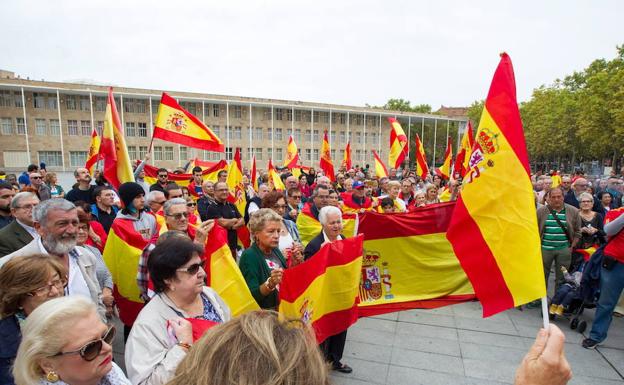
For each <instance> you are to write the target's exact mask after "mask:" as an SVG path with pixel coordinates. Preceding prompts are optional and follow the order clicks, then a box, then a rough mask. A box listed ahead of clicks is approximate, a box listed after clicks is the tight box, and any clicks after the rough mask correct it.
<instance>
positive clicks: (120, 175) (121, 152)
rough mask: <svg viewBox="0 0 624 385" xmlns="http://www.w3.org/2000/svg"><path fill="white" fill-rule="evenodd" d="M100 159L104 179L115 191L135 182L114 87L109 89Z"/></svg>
mask: <svg viewBox="0 0 624 385" xmlns="http://www.w3.org/2000/svg"><path fill="white" fill-rule="evenodd" d="M100 159H102V160H103V161H104V177H105V178H106V180H108V182H109V183H110V184H111V185H112V186H113V187H114V188H115V189H118V188H119V186H120V185H121V184H122V183H125V182H134V173H133V172H132V166H131V165H130V157H129V156H128V147H126V140H125V139H124V132H123V127H122V126H121V121H120V120H119V114H118V113H117V106H116V105H115V99H114V98H113V87H109V88H108V100H107V102H106V113H105V115H104V130H103V131H102V143H101V144H100Z"/></svg>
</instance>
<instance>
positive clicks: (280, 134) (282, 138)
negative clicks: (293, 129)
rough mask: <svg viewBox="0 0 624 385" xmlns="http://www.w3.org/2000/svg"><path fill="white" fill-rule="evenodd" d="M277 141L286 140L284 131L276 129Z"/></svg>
mask: <svg viewBox="0 0 624 385" xmlns="http://www.w3.org/2000/svg"><path fill="white" fill-rule="evenodd" d="M275 140H284V137H283V136H282V129H281V128H276V129H275Z"/></svg>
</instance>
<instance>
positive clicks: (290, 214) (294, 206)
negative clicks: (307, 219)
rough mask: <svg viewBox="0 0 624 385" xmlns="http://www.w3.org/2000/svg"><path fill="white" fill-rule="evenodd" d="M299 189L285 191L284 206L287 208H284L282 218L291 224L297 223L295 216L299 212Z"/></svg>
mask: <svg viewBox="0 0 624 385" xmlns="http://www.w3.org/2000/svg"><path fill="white" fill-rule="evenodd" d="M301 196H302V194H301V189H300V188H299V187H293V188H289V189H288V190H286V204H287V205H288V207H287V208H286V209H287V210H286V213H285V214H284V218H285V219H288V220H291V221H293V222H297V215H299V210H301V207H302V205H301Z"/></svg>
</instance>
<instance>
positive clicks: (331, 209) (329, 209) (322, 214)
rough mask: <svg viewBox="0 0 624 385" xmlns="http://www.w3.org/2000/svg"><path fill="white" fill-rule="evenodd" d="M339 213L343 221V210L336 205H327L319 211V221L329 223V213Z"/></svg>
mask: <svg viewBox="0 0 624 385" xmlns="http://www.w3.org/2000/svg"><path fill="white" fill-rule="evenodd" d="M333 214H337V215H338V217H339V218H340V222H342V211H340V209H339V208H338V207H336V206H325V207H323V208H322V209H321V211H319V222H321V225H326V224H327V217H328V216H329V215H333Z"/></svg>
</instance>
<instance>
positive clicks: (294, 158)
mask: <svg viewBox="0 0 624 385" xmlns="http://www.w3.org/2000/svg"><path fill="white" fill-rule="evenodd" d="M297 163H299V151H298V150H297V143H295V139H293V136H292V135H291V136H290V138H288V147H287V148H286V161H285V162H284V167H288V168H295V167H297Z"/></svg>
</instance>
